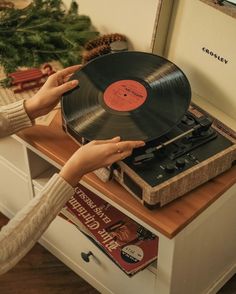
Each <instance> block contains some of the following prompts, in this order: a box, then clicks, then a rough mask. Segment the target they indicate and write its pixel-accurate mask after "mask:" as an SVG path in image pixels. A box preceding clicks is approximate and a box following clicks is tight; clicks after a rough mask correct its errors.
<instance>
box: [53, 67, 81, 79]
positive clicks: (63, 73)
mask: <svg viewBox="0 0 236 294" xmlns="http://www.w3.org/2000/svg"><path fill="white" fill-rule="evenodd" d="M81 67H82V65H81V64H78V65H73V66H69V67H67V68H65V69H62V70H60V71H59V72H58V73H59V74H60V75H61V76H62V77H63V78H64V77H66V76H67V75H70V74H73V73H74V72H75V71H76V70H79V69H80V68H81Z"/></svg>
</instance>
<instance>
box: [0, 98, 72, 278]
mask: <svg viewBox="0 0 236 294" xmlns="http://www.w3.org/2000/svg"><path fill="white" fill-rule="evenodd" d="M31 125H32V124H31V121H30V120H29V118H28V116H27V114H26V113H25V111H24V105H23V102H22V101H21V102H17V103H14V104H11V105H9V106H6V107H2V108H0V134H1V136H2V137H3V136H6V135H9V134H11V133H13V132H15V131H18V130H20V129H22V128H24V127H28V126H31ZM0 144H1V141H0ZM73 194H74V189H73V188H72V186H70V185H69V184H68V183H67V182H66V181H65V180H64V179H63V178H61V177H60V176H59V175H58V174H55V175H54V176H53V177H52V178H51V179H50V181H49V182H48V183H47V185H46V186H45V187H44V188H43V189H42V191H41V192H40V193H39V194H38V195H37V196H36V197H35V198H33V199H32V200H31V201H30V202H29V203H28V204H27V205H26V206H25V207H24V208H23V209H22V210H21V211H19V212H18V213H17V214H16V215H15V216H14V217H13V218H12V219H11V220H10V221H9V222H8V224H7V225H6V226H4V227H3V228H2V230H1V231H0V274H3V273H5V272H7V271H8V270H9V269H11V268H12V267H13V266H14V265H15V264H16V263H17V262H18V261H19V260H20V259H21V258H22V257H23V256H24V255H25V254H26V253H27V252H28V251H29V250H30V249H31V248H32V247H33V245H34V244H35V243H36V242H37V240H38V239H39V238H40V236H41V235H42V234H43V232H44V231H45V230H46V229H47V227H48V226H49V224H50V223H51V222H52V220H53V219H54V218H55V217H56V215H57V214H58V213H59V212H60V210H61V208H62V207H63V206H64V205H65V203H66V202H67V201H68V200H69V199H70V197H71V196H72V195H73Z"/></svg>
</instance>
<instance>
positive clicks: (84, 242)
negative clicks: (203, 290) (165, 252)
mask: <svg viewBox="0 0 236 294" xmlns="http://www.w3.org/2000/svg"><path fill="white" fill-rule="evenodd" d="M44 239H46V240H47V242H49V243H51V244H52V245H53V247H55V248H54V249H55V251H57V253H58V251H59V252H61V253H62V254H63V255H65V256H66V257H67V260H68V259H69V260H70V261H71V265H72V266H71V267H72V268H73V269H74V270H75V271H76V272H77V273H78V274H79V275H81V276H82V277H84V278H85V279H87V281H88V282H89V283H91V284H92V285H93V286H94V287H97V288H98V290H100V291H102V293H115V294H130V293H132V292H133V293H148V294H152V293H154V287H155V278H156V276H155V275H154V274H153V273H152V272H151V271H149V270H148V269H144V270H142V271H140V272H139V273H137V274H136V275H134V276H133V277H128V276H127V275H126V274H125V273H124V272H123V271H122V270H121V269H120V268H119V267H118V266H116V265H115V264H114V263H113V262H112V261H111V260H110V259H109V258H108V257H107V256H106V255H105V254H104V253H103V252H102V251H101V250H100V249H99V248H98V247H97V246H96V245H95V244H93V242H92V241H90V240H89V239H88V238H87V237H86V236H84V234H82V233H81V232H80V231H79V230H78V229H77V228H76V227H75V226H74V225H72V224H70V223H69V222H68V221H66V220H64V219H62V218H61V217H59V216H58V217H57V218H56V219H55V220H54V221H53V222H52V224H51V225H50V227H49V228H48V230H47V231H46V232H45V234H44ZM50 251H51V252H52V251H53V250H50ZM90 251H91V252H92V254H93V255H92V256H90V258H89V262H85V261H84V260H83V259H82V257H81V253H82V252H84V253H88V252H90ZM52 253H55V255H57V256H58V254H57V253H56V252H52ZM59 255H60V254H59ZM58 257H59V258H60V256H58ZM62 259H63V258H62ZM69 263H70V262H69ZM67 264H68V263H67ZM68 265H69V266H70V264H68ZM99 284H100V287H98V285H99Z"/></svg>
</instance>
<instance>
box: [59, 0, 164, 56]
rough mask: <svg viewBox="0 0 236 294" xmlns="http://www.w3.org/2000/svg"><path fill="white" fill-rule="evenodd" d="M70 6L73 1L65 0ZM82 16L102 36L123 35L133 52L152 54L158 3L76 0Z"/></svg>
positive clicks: (145, 0)
mask: <svg viewBox="0 0 236 294" xmlns="http://www.w3.org/2000/svg"><path fill="white" fill-rule="evenodd" d="M64 2H65V4H66V5H67V6H68V5H70V3H71V0H64ZM77 3H78V4H79V14H85V15H88V16H89V17H90V18H91V20H92V23H93V24H94V26H95V27H96V29H97V30H98V31H99V32H100V33H101V34H109V33H120V34H124V35H125V36H126V37H127V38H128V39H129V41H130V43H131V48H130V49H135V50H139V51H148V52H149V51H151V45H152V37H153V30H154V26H155V18H156V11H157V7H158V3H159V0H77Z"/></svg>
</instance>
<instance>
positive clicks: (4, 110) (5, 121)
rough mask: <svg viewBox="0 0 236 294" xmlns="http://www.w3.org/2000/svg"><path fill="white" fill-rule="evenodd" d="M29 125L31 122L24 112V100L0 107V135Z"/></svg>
mask: <svg viewBox="0 0 236 294" xmlns="http://www.w3.org/2000/svg"><path fill="white" fill-rule="evenodd" d="M31 126H32V122H31V120H30V119H29V117H28V115H27V113H26V112H25V108H24V100H20V101H17V102H14V103H11V104H8V105H5V106H2V107H0V137H5V136H7V135H11V134H13V133H16V132H17V131H19V130H21V129H23V128H27V127H31Z"/></svg>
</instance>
